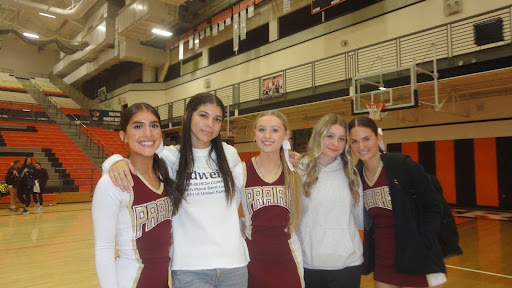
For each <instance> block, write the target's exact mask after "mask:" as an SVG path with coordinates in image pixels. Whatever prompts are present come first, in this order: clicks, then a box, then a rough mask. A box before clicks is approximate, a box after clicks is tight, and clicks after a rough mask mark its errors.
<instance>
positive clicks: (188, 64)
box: [181, 52, 203, 75]
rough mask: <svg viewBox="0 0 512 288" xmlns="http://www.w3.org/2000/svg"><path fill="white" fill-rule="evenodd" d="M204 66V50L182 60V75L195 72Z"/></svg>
mask: <svg viewBox="0 0 512 288" xmlns="http://www.w3.org/2000/svg"><path fill="white" fill-rule="evenodd" d="M202 67H203V52H199V53H197V54H196V55H193V56H190V57H188V58H187V59H184V60H183V61H182V62H181V75H185V74H188V73H190V72H194V71H196V70H198V69H200V68H202Z"/></svg>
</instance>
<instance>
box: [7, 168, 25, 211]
mask: <svg viewBox="0 0 512 288" xmlns="http://www.w3.org/2000/svg"><path fill="white" fill-rule="evenodd" d="M22 164H23V163H22V162H21V161H20V160H14V162H13V163H12V165H11V167H10V168H9V169H7V174H6V175H5V183H6V184H7V185H8V187H9V194H10V199H9V200H10V206H9V210H10V211H12V212H16V211H18V208H16V194H17V186H18V181H19V179H20V174H21V171H20V170H21V165H22Z"/></svg>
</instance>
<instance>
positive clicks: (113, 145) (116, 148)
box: [81, 127, 128, 157]
mask: <svg viewBox="0 0 512 288" xmlns="http://www.w3.org/2000/svg"><path fill="white" fill-rule="evenodd" d="M81 129H82V131H84V133H87V132H86V130H85V128H83V127H82V128H81ZM88 129H89V131H90V132H92V133H94V135H96V136H97V137H98V138H99V140H100V142H101V143H105V145H107V146H108V148H110V149H111V150H112V152H114V154H121V155H123V156H125V157H126V156H127V155H128V152H127V151H126V149H125V147H124V146H123V141H121V138H119V131H111V130H105V129H103V128H101V127H88ZM88 136H89V138H91V139H92V140H93V141H94V142H97V140H96V138H95V137H93V136H92V135H88ZM103 150H104V151H105V153H107V154H108V155H111V154H112V153H111V152H110V151H108V150H107V149H106V148H104V149H103Z"/></svg>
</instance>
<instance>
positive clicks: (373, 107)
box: [364, 100, 386, 121]
mask: <svg viewBox="0 0 512 288" xmlns="http://www.w3.org/2000/svg"><path fill="white" fill-rule="evenodd" d="M364 104H365V105H366V108H367V109H368V112H369V113H370V115H369V117H370V119H373V120H375V121H382V114H381V112H382V111H383V110H384V108H385V106H386V105H385V104H384V102H383V101H378V100H376V101H366V102H365V103H364Z"/></svg>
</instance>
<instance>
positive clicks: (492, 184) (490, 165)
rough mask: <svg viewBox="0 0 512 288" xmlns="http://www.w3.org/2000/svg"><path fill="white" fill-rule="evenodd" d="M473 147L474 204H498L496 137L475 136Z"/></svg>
mask: <svg viewBox="0 0 512 288" xmlns="http://www.w3.org/2000/svg"><path fill="white" fill-rule="evenodd" d="M473 145H474V147H475V149H474V150H475V186H476V205H478V206H493V207H498V206H499V196H498V195H499V193H498V165H497V159H496V138H477V139H474V140H473Z"/></svg>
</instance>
